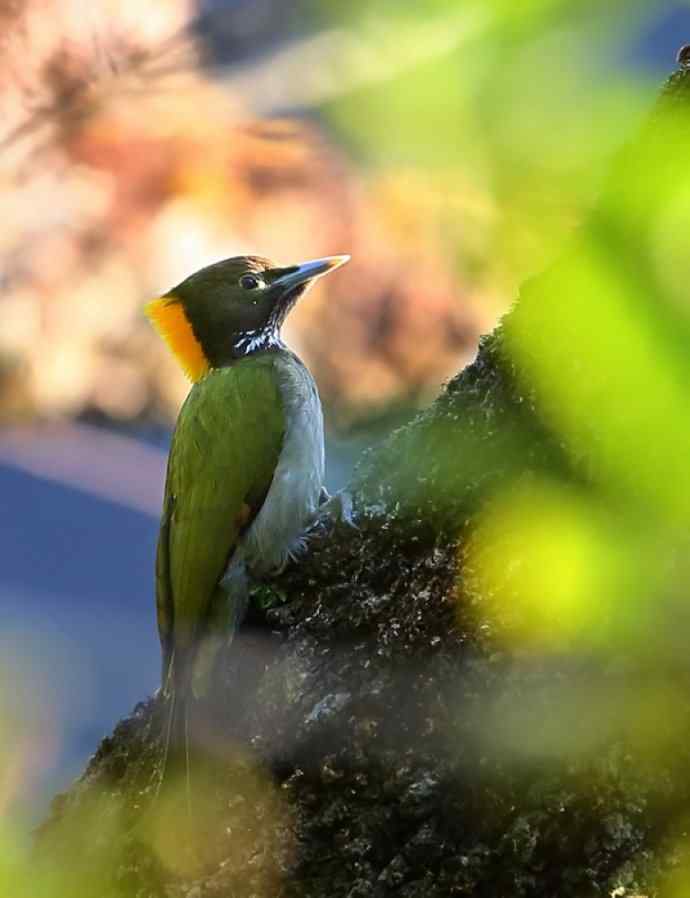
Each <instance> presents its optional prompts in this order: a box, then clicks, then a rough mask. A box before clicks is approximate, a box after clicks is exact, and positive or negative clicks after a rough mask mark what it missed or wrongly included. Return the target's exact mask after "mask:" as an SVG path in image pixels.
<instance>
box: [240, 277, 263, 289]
mask: <svg viewBox="0 0 690 898" xmlns="http://www.w3.org/2000/svg"><path fill="white" fill-rule="evenodd" d="M263 285H264V282H263V281H262V280H261V278H260V277H257V276H256V275H255V274H243V275H242V277H241V278H240V287H241V288H242V289H243V290H258V289H259V287H263Z"/></svg>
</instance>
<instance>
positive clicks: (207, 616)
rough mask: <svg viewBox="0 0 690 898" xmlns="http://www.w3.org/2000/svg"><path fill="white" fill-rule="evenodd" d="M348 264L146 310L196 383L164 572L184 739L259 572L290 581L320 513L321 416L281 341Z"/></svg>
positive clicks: (190, 283) (244, 260) (205, 280)
mask: <svg viewBox="0 0 690 898" xmlns="http://www.w3.org/2000/svg"><path fill="white" fill-rule="evenodd" d="M348 259H349V256H331V257H329V258H324V259H316V260H314V261H312V262H304V263H302V264H300V265H289V266H287V267H277V266H275V265H274V264H273V263H271V262H269V261H268V260H267V259H263V258H259V257H257V256H238V257H236V258H232V259H226V260H224V261H222V262H217V263H216V264H215V265H209V266H208V267H207V268H203V269H202V270H201V271H198V272H196V274H193V275H191V276H190V277H188V278H187V279H186V280H184V281H183V282H182V283H181V284H179V285H178V286H177V287H175V288H174V289H173V290H171V291H170V292H169V293H166V294H165V295H164V296H162V297H161V298H159V299H156V300H154V301H153V302H151V303H149V304H148V305H147V307H146V313H147V315H148V316H149V318H150V319H151V321H152V323H153V324H154V326H155V327H156V328H157V330H158V331H159V333H160V334H161V336H162V337H163V338H164V340H165V341H166V342H167V344H168V346H169V348H170V349H171V350H172V352H173V354H174V355H175V356H176V358H177V360H178V361H179V362H180V364H181V365H182V367H183V369H184V371H185V372H186V374H187V376H188V377H189V379H190V380H191V381H192V382H193V386H192V388H191V390H190V392H189V395H188V396H187V399H186V401H185V403H184V405H183V406H182V409H181V411H180V414H179V417H178V419H177V424H176V427H175V432H174V434H173V438H172V445H171V448H170V455H169V459H168V471H167V479H166V485H165V498H164V504H163V512H162V519H161V528H160V537H159V541H158V553H157V559H156V598H157V612H158V628H159V633H160V640H161V647H162V656H163V673H162V688H163V693H164V695H166V696H167V697H169V698H171V699H172V707H173V709H174V708H175V704H176V703H177V711H175V710H173V711H172V712H171V718H170V720H171V722H170V726H171V728H173V726H174V727H175V728H176V729H179V726H180V725H181V726H182V730H183V738H184V739H185V740H186V727H187V708H188V702H189V700H190V699H192V698H201V697H203V696H204V695H206V694H207V692H208V690H209V686H210V684H211V682H212V680H213V674H214V670H215V669H216V666H217V664H218V660H219V658H220V657H221V653H222V651H223V649H224V648H225V647H227V646H228V645H229V644H230V642H231V640H232V637H233V634H234V632H235V630H236V629H237V627H238V625H239V623H240V622H241V619H242V617H243V615H244V613H245V610H246V600H247V586H246V574H247V572H249V573H251V574H254V575H256V576H266V575H270V574H272V573H275V572H279V571H280V570H281V569H282V568H283V567H284V565H285V564H286V562H287V561H288V559H289V558H291V557H292V556H294V555H295V553H296V552H297V551H298V550H299V548H300V546H301V545H302V542H303V538H304V537H303V535H304V532H305V529H306V528H307V527H308V525H309V524H310V522H311V521H312V520H313V519H314V517H315V515H316V512H317V510H318V508H319V501H320V497H321V495H322V489H323V476H324V448H323V420H322V413H321V403H320V401H319V395H318V392H317V389H316V384H315V383H314V380H313V378H312V376H311V374H310V373H309V371H308V370H307V368H306V367H305V366H304V365H303V364H302V362H301V361H300V360H299V359H298V358H297V356H296V355H295V354H294V353H293V352H291V351H290V350H289V349H288V348H287V347H286V345H285V344H284V343H283V341H282V340H281V336H280V329H281V325H282V324H283V321H284V320H285V317H286V315H287V314H288V312H289V311H290V309H292V307H293V306H294V304H295V302H296V301H297V300H298V299H299V297H300V296H301V295H302V294H303V293H304V292H305V291H306V290H307V289H308V287H309V286H310V285H311V284H312V283H313V282H314V281H315V280H316V279H317V278H319V277H321V276H322V275H324V274H326V273H327V272H330V271H333V270H334V269H335V268H338V267H339V266H340V265H342V264H343V263H344V262H347V261H348ZM183 709H184V713H183V714H181V713H180V711H182V710H183ZM173 717H174V718H175V719H176V723H175V724H173ZM178 736H179V733H178ZM169 738H170V734H169ZM172 738H173V739H176V738H177V736H175V735H173V737H172Z"/></svg>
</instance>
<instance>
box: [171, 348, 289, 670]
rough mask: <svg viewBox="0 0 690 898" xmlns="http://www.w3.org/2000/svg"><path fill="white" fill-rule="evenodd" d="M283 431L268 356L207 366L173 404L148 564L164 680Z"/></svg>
mask: <svg viewBox="0 0 690 898" xmlns="http://www.w3.org/2000/svg"><path fill="white" fill-rule="evenodd" d="M284 430H285V421H284V413H283V406H282V402H281V397H280V392H279V388H278V379H277V377H276V373H275V371H274V368H273V361H272V357H271V356H270V355H263V356H252V357H249V358H247V359H243V360H242V361H240V362H238V363H236V364H235V365H232V366H230V367H227V368H219V369H216V370H213V371H211V372H210V373H209V374H208V375H207V376H206V377H204V378H203V379H202V380H201V381H199V382H198V383H196V384H195V385H194V386H193V387H192V389H191V391H190V393H189V396H188V397H187V400H186V401H185V403H184V405H183V407H182V410H181V411H180V415H179V418H178V421H177V426H176V428H175V433H174V435H173V440H172V446H171V449H170V457H169V460H168V473H167V479H166V486H165V499H164V504H163V516H162V521H161V531H160V538H159V543H158V555H157V562H156V583H157V586H156V592H157V609H158V624H159V631H160V637H161V646H162V649H163V664H164V685H165V676H166V674H165V671H167V667H168V664H169V662H170V658H171V657H172V656H173V655H174V656H175V657H176V658H178V659H180V658H181V657H182V656H184V655H187V656H188V655H189V653H190V652H193V650H194V646H195V644H196V643H198V641H199V640H200V639H201V638H203V636H204V635H205V632H204V629H205V627H206V626H207V624H208V621H209V619H210V617H211V612H212V603H213V598H214V593H215V592H216V587H217V585H218V581H219V580H220V578H221V577H222V575H223V573H224V571H225V568H226V566H227V564H228V561H229V560H230V558H231V556H232V553H233V550H234V548H235V546H236V545H237V541H238V538H239V536H240V533H241V531H242V529H243V528H244V527H246V526H247V524H248V523H249V521H250V520H251V519H252V518H253V517H254V515H255V514H256V513H257V511H258V510H259V508H260V507H261V504H262V502H263V500H264V498H265V496H266V493H267V492H268V489H269V487H270V484H271V479H272V477H273V472H274V470H275V467H276V464H277V462H278V457H279V455H280V450H281V447H282V442H283V435H284ZM175 666H176V667H177V666H178V662H176V665H175Z"/></svg>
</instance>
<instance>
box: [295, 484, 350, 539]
mask: <svg viewBox="0 0 690 898" xmlns="http://www.w3.org/2000/svg"><path fill="white" fill-rule="evenodd" d="M335 524H346V525H347V526H348V527H352V528H353V529H354V530H359V527H358V526H357V524H355V519H354V511H353V505H352V494H351V493H349V492H348V491H347V490H340V492H338V493H335V495H333V496H331V495H329V493H328V492H327V490H326V489H325V488H322V490H321V498H320V505H319V510H318V511H317V513H316V517H315V519H314V522H313V523H312V525H311V527H309V530H308V531H307V534H308V535H311V534H313V533H315V532H316V533H318V532H319V531H324V530H326V529H327V528H328V527H329V526H333V525H335Z"/></svg>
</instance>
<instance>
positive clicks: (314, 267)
mask: <svg viewBox="0 0 690 898" xmlns="http://www.w3.org/2000/svg"><path fill="white" fill-rule="evenodd" d="M349 261H350V257H349V256H325V257H324V258H323V259H312V261H311V262H302V263H300V264H299V265H291V266H290V267H289V268H283V269H281V270H280V273H279V274H278V277H277V278H276V279H275V280H274V281H273V282H272V283H271V287H280V288H281V289H282V290H293V289H294V288H295V287H300V286H301V285H302V284H307V283H308V282H309V281H313V280H315V279H316V278H319V277H322V276H323V275H324V274H328V272H329V271H334V270H335V269H336V268H340V266H341V265H344V264H345V263H346V262H349Z"/></svg>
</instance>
